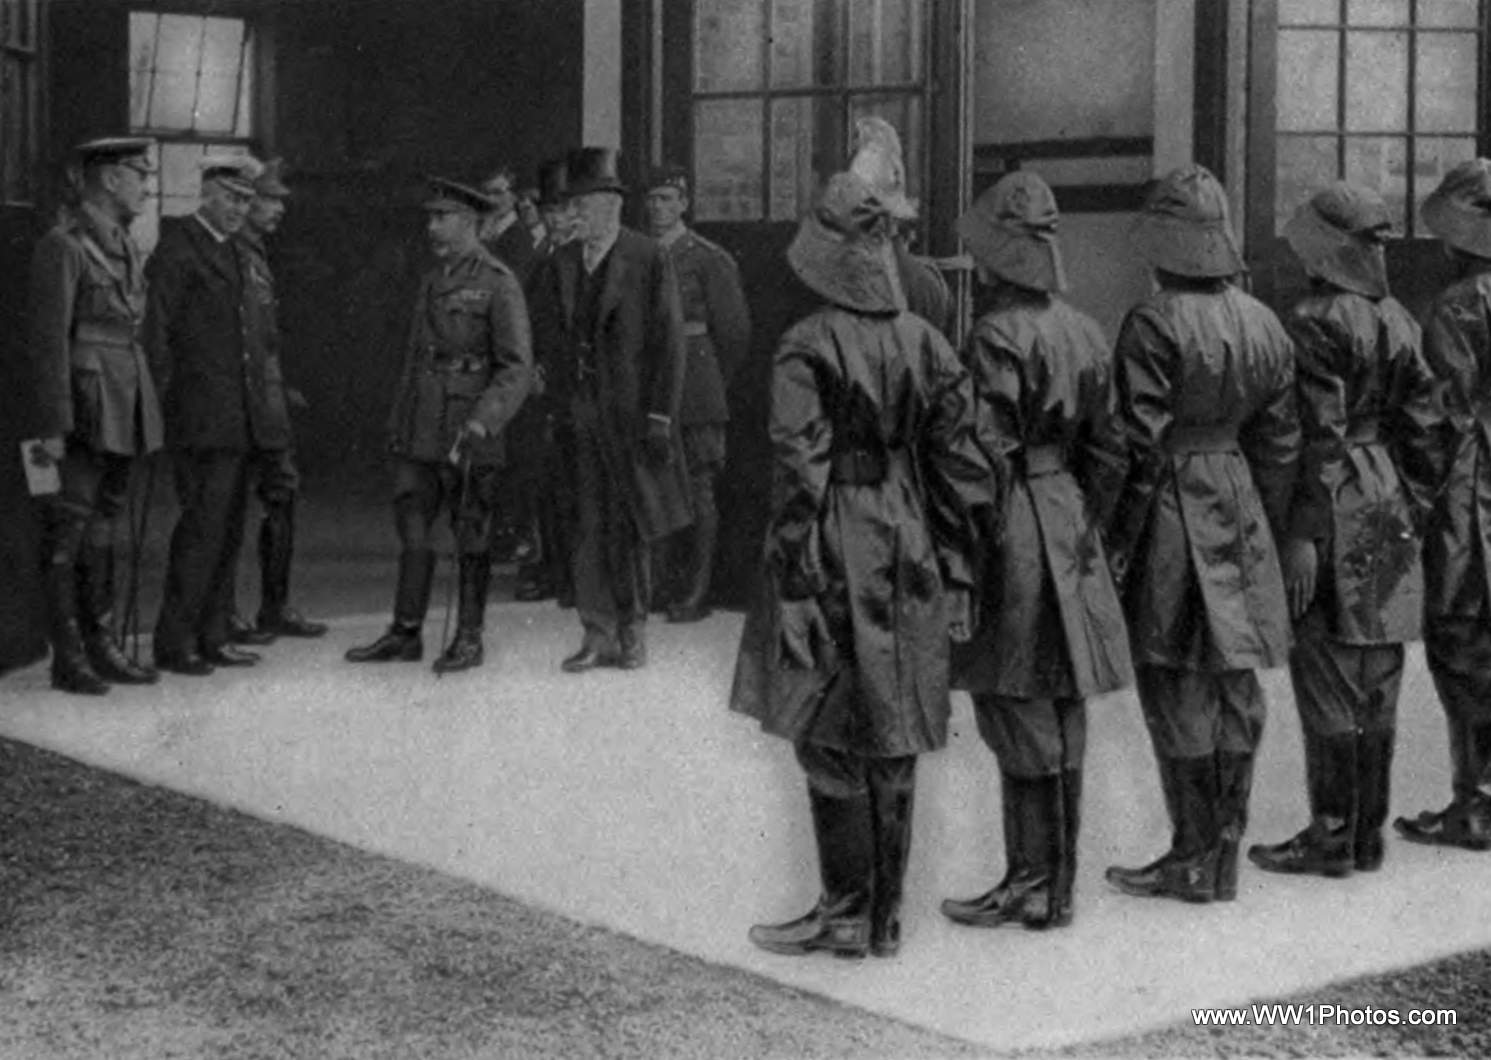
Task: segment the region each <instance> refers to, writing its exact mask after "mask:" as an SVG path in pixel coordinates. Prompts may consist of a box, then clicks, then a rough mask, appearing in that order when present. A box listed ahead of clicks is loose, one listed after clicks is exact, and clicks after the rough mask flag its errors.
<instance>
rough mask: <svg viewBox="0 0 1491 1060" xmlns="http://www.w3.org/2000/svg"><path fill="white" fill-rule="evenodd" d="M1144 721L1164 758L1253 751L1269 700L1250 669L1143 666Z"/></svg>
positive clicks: (1141, 696)
mask: <svg viewBox="0 0 1491 1060" xmlns="http://www.w3.org/2000/svg"><path fill="white" fill-rule="evenodd" d="M1136 677H1137V679H1138V680H1137V683H1138V686H1139V703H1140V705H1141V706H1142V707H1143V708H1144V723H1145V725H1146V726H1147V727H1148V728H1149V738H1150V740H1151V741H1152V742H1153V743H1154V749H1155V754H1156V755H1158V756H1159V757H1161V758H1200V757H1203V756H1210V755H1213V754H1215V753H1216V752H1218V751H1222V752H1224V753H1227V754H1238V755H1251V754H1253V753H1254V751H1256V750H1257V748H1258V741H1259V740H1261V739H1262V738H1263V721H1264V717H1265V715H1266V713H1267V704H1266V703H1265V702H1264V699H1263V689H1262V688H1261V687H1260V686H1259V684H1258V677H1257V675H1256V674H1255V673H1254V672H1253V671H1252V670H1219V671H1215V672H1208V671H1204V670H1177V669H1172V668H1171V667H1168V666H1140V667H1138V672H1137V674H1136Z"/></svg>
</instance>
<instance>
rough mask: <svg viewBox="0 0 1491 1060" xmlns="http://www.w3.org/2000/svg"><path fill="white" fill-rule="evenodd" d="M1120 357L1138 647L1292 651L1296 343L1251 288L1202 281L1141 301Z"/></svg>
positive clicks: (1169, 651)
mask: <svg viewBox="0 0 1491 1060" xmlns="http://www.w3.org/2000/svg"><path fill="white" fill-rule="evenodd" d="M1117 360H1118V364H1117V368H1118V395H1119V403H1120V408H1121V409H1122V415H1123V420H1124V426H1125V430H1126V432H1127V435H1128V442H1129V457H1130V460H1131V466H1130V471H1129V478H1128V481H1127V483H1126V484H1125V486H1124V489H1123V493H1122V495H1121V498H1120V500H1119V503H1118V505H1117V507H1116V509H1115V512H1114V518H1113V521H1112V523H1111V524H1110V528H1109V536H1108V544H1109V548H1110V550H1111V555H1112V558H1113V561H1114V565H1115V569H1116V570H1117V571H1119V572H1120V577H1121V581H1122V583H1123V599H1124V610H1125V614H1126V616H1127V618H1128V620H1129V639H1130V643H1131V646H1132V648H1133V653H1134V662H1135V663H1137V664H1139V665H1156V666H1164V667H1169V668H1174V669H1181V670H1198V671H1207V672H1216V671H1221V670H1251V669H1257V668H1268V667H1275V666H1283V665H1284V664H1285V663H1286V662H1287V661H1288V657H1289V645H1290V623H1289V610H1288V605H1287V602H1286V600H1285V596H1284V579H1283V575H1282V573H1281V572H1280V569H1279V558H1278V553H1277V551H1276V549H1275V545H1274V534H1275V532H1278V533H1282V532H1283V531H1284V530H1285V529H1286V527H1287V520H1288V517H1289V503H1290V498H1291V495H1292V492H1293V489H1294V479H1295V473H1296V470H1297V463H1298V459H1299V439H1300V434H1299V416H1298V412H1297V410H1296V407H1295V393H1294V347H1293V343H1292V342H1291V341H1290V340H1289V336H1288V335H1287V334H1286V333H1285V331H1284V327H1283V325H1282V324H1281V323H1280V322H1279V319H1278V318H1277V317H1276V316H1274V314H1273V312H1272V311H1271V310H1270V309H1268V307H1266V306H1265V305H1263V303H1261V302H1259V301H1258V300H1257V299H1255V298H1253V297H1252V296H1251V295H1248V294H1246V293H1244V292H1242V291H1240V290H1238V289H1237V288H1235V287H1233V286H1230V285H1228V284H1226V283H1224V282H1222V281H1197V282H1192V283H1190V284H1188V285H1186V286H1185V287H1179V288H1166V289H1162V290H1161V291H1159V292H1157V293H1156V294H1154V295H1152V296H1151V297H1150V298H1149V299H1147V300H1146V301H1144V302H1141V303H1140V304H1139V305H1138V306H1136V307H1135V308H1134V309H1132V310H1131V311H1130V312H1129V315H1128V317H1127V318H1125V320H1124V323H1123V327H1122V328H1121V329H1120V332H1119V338H1118V346H1117Z"/></svg>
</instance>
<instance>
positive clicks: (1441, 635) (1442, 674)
mask: <svg viewBox="0 0 1491 1060" xmlns="http://www.w3.org/2000/svg"><path fill="white" fill-rule="evenodd" d="M1422 213H1423V218H1424V224H1425V225H1426V226H1427V227H1428V229H1429V231H1431V232H1433V233H1434V234H1435V235H1436V236H1438V237H1439V238H1440V239H1441V240H1442V241H1443V242H1444V244H1445V246H1446V247H1447V248H1448V250H1449V253H1450V255H1451V256H1452V258H1453V259H1454V261H1455V264H1456V266H1457V267H1458V271H1459V273H1460V275H1459V278H1458V279H1457V280H1455V282H1453V283H1451V284H1450V285H1449V286H1448V287H1446V288H1445V289H1444V290H1443V291H1441V292H1440V293H1439V295H1438V296H1437V297H1436V298H1435V299H1434V301H1433V303H1432V304H1431V305H1430V307H1429V310H1428V312H1427V314H1426V315H1425V317H1424V359H1425V360H1426V361H1427V362H1428V364H1429V370H1430V371H1431V372H1432V373H1433V375H1434V377H1435V379H1436V380H1437V381H1438V383H1439V385H1440V394H1441V401H1442V406H1441V409H1440V412H1439V422H1438V423H1437V424H1436V430H1435V432H1434V438H1435V442H1436V443H1437V444H1436V445H1435V446H1434V447H1433V448H1432V450H1431V457H1432V461H1431V466H1430V467H1428V468H1426V469H1425V473H1424V476H1423V481H1424V483H1426V485H1425V486H1424V487H1423V488H1422V489H1421V490H1420V491H1419V496H1420V498H1421V499H1424V500H1427V501H1429V502H1430V503H1431V504H1432V507H1431V510H1430V515H1429V518H1428V521H1427V526H1426V528H1425V535H1424V583H1425V590H1426V591H1425V597H1424V649H1425V655H1426V657H1427V660H1428V663H1429V674H1430V676H1431V677H1432V678H1433V680H1434V687H1435V690H1436V691H1438V693H1439V700H1440V704H1441V705H1442V706H1443V707H1444V713H1445V718H1446V721H1447V722H1448V724H1449V744H1450V767H1451V770H1452V777H1451V786H1452V792H1453V794H1452V798H1451V800H1450V802H1449V805H1447V806H1446V807H1445V808H1444V809H1442V810H1437V811H1428V810H1426V811H1424V812H1422V813H1419V814H1418V815H1417V816H1415V817H1399V818H1398V819H1397V820H1395V821H1394V822H1393V826H1394V827H1395V828H1396V829H1397V830H1398V832H1399V833H1401V834H1402V835H1403V837H1404V838H1405V839H1410V840H1413V841H1415V842H1420V843H1433V844H1440V845H1445V846H1454V847H1461V848H1464V849H1468V850H1491V519H1488V518H1487V515H1486V513H1487V510H1488V508H1491V340H1488V335H1491V312H1488V310H1487V305H1488V304H1491V302H1488V300H1491V160H1488V159H1485V158H1477V159H1473V160H1471V161H1468V162H1462V163H1461V164H1460V165H1458V166H1456V167H1455V168H1454V169H1452V170H1450V172H1449V173H1447V174H1445V178H1444V180H1443V181H1442V182H1441V183H1440V185H1439V187H1438V188H1436V189H1435V190H1434V192H1433V194H1431V195H1430V196H1429V198H1428V199H1426V200H1425V201H1424V206H1423V211H1422ZM1416 477H1417V476H1411V478H1416Z"/></svg>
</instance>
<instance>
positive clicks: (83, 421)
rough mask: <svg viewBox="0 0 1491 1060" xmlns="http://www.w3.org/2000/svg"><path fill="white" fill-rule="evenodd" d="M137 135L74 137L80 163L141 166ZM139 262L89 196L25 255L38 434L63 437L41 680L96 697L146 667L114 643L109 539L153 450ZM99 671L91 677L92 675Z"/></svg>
mask: <svg viewBox="0 0 1491 1060" xmlns="http://www.w3.org/2000/svg"><path fill="white" fill-rule="evenodd" d="M147 146H148V142H147V141H135V140H122V139H121V140H106V141H96V142H92V143H89V144H84V145H83V146H82V147H80V148H79V149H78V156H79V159H80V161H81V162H82V163H83V164H84V165H88V164H108V163H111V162H116V161H117V162H119V163H120V164H126V163H127V164H131V165H136V166H140V167H144V166H145V164H146V163H145V151H146V148H147ZM145 301H146V281H145V267H144V263H143V261H142V259H141V256H140V252H139V250H138V248H137V247H136V246H135V243H134V240H133V239H132V238H131V237H130V235H129V232H128V230H127V229H126V228H125V227H124V226H123V225H121V224H119V223H118V222H117V221H116V220H115V219H113V218H111V217H110V216H108V215H107V214H106V213H105V212H104V210H103V209H102V208H101V207H100V206H98V205H95V204H92V203H83V204H80V205H78V206H75V207H71V208H69V209H67V210H66V211H65V212H64V213H63V215H62V218H61V220H60V221H59V223H58V224H57V225H56V227H54V228H53V229H52V230H51V231H50V232H48V233H47V234H46V235H44V236H42V238H41V240H40V241H39V242H38V243H37V246H36V250H35V254H34V256H33V258H32V263H31V342H30V353H31V359H32V364H33V367H34V371H35V380H36V390H35V394H34V395H33V408H34V410H35V412H36V414H37V416H38V417H39V421H38V423H37V430H38V434H39V435H40V436H41V437H43V438H62V439H63V440H64V445H65V450H64V454H63V456H62V460H61V469H60V477H61V491H60V492H59V493H57V494H55V495H52V496H47V497H43V498H41V499H40V500H39V502H38V506H39V508H40V511H41V515H42V540H41V553H42V561H43V582H44V586H45V591H46V599H47V613H48V627H49V638H50V640H51V644H52V652H53V656H52V682H53V684H54V685H55V686H56V687H58V688H64V689H67V690H69V691H77V692H89V693H97V692H101V691H104V690H105V687H106V686H105V684H104V680H112V681H119V682H128V683H141V682H145V681H150V680H154V673H153V671H150V670H149V669H148V668H145V667H141V666H138V665H137V664H135V663H133V662H131V661H129V660H128V659H126V658H125V657H124V656H123V655H122V654H121V653H120V651H119V649H118V646H117V645H116V643H115V641H114V636H115V634H116V630H115V629H114V628H113V626H114V618H113V612H114V601H115V582H114V569H115V562H114V544H113V542H114V538H115V533H116V528H117V525H118V521H119V517H120V515H121V513H122V512H123V511H124V508H125V505H126V502H127V500H128V495H129V483H130V469H131V467H132V465H133V462H134V460H135V459H136V458H138V457H142V456H146V455H148V454H150V453H153V452H155V451H156V450H157V449H159V448H160V447H161V441H162V426H161V413H160V404H159V402H158V400H157V397H156V390H155V384H154V381H153V379H152V377H151V373H150V369H149V366H148V363H147V360H146V356H145V350H144V347H143V344H142V342H141V332H142V324H143V321H144V316H145ZM101 679H102V680H101Z"/></svg>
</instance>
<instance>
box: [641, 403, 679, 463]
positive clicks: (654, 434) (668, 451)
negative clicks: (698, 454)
mask: <svg viewBox="0 0 1491 1060" xmlns="http://www.w3.org/2000/svg"><path fill="white" fill-rule="evenodd" d="M642 452H643V454H644V455H645V456H646V457H647V462H648V463H649V464H652V465H653V466H655V467H667V466H668V465H669V464H670V463H672V461H673V425H672V424H671V423H670V422H669V421H667V420H665V419H660V418H658V417H657V416H649V417H647V433H646V434H645V435H643V436H642Z"/></svg>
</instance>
